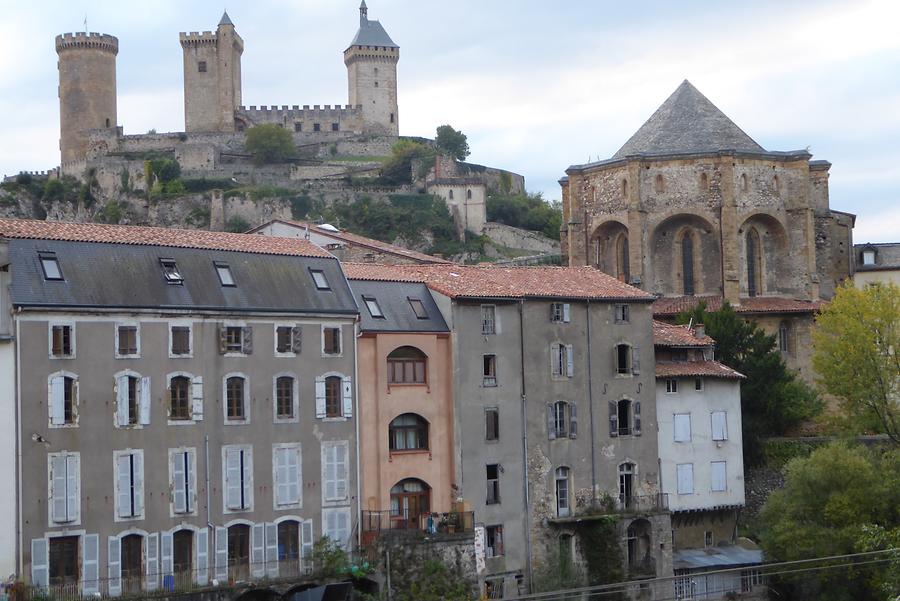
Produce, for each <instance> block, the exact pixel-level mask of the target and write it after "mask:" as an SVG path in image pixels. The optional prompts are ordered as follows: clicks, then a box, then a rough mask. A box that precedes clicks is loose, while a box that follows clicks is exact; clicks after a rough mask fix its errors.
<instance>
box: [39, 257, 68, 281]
mask: <svg viewBox="0 0 900 601" xmlns="http://www.w3.org/2000/svg"><path fill="white" fill-rule="evenodd" d="M39 256H40V259H41V269H43V270H44V279H45V280H62V279H63V276H62V271H60V269H59V261H57V260H56V255H55V254H44V255H39Z"/></svg>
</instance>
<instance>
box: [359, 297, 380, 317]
mask: <svg viewBox="0 0 900 601" xmlns="http://www.w3.org/2000/svg"><path fill="white" fill-rule="evenodd" d="M363 302H364V303H366V308H367V309H368V310H369V313H370V314H371V315H372V317H375V318H381V319H384V313H383V312H382V311H381V307H380V306H378V301H377V300H376V299H374V298H372V297H363Z"/></svg>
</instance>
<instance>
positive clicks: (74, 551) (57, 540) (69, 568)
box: [32, 535, 96, 590]
mask: <svg viewBox="0 0 900 601" xmlns="http://www.w3.org/2000/svg"><path fill="white" fill-rule="evenodd" d="M95 536H96V535H95ZM79 538H80V537H78V536H54V537H52V538H50V539H43V540H45V541H47V543H45V544H47V547H46V548H47V558H46V560H45V561H46V562H47V563H46V564H45V567H44V569H46V570H48V575H49V581H48V582H47V583H46V584H49V585H50V586H59V587H63V586H65V587H68V590H73V589H74V590H77V588H75V587H76V586H77V584H78V575H79V572H80V567H81V563H82V562H81V558H80V557H79V552H78V548H79V546H80V545H79ZM86 538H87V537H85V539H86ZM86 545H87V541H86V540H85V546H86ZM33 555H34V554H33ZM32 563H36V562H35V560H34V559H32ZM32 569H33V568H32ZM84 584H85V585H86V584H87V583H86V582H85V583H84Z"/></svg>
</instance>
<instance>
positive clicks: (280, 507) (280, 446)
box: [272, 442, 303, 549]
mask: <svg viewBox="0 0 900 601" xmlns="http://www.w3.org/2000/svg"><path fill="white" fill-rule="evenodd" d="M279 452H288V453H293V454H295V455H296V457H297V482H296V487H297V499H296V500H295V501H294V500H290V501H289V502H286V503H279V502H278V487H279V485H280V484H281V481H280V479H279V477H278V460H277V458H276V456H277V454H278V453H279ZM286 484H289V483H286ZM272 509H273V510H274V511H284V510H287V509H303V449H302V444H301V443H299V442H280V443H275V444H273V445H272ZM295 521H297V522H299V520H295ZM299 527H300V526H299V523H298V529H299ZM298 534H299V532H298ZM298 549H299V547H298Z"/></svg>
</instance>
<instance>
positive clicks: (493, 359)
mask: <svg viewBox="0 0 900 601" xmlns="http://www.w3.org/2000/svg"><path fill="white" fill-rule="evenodd" d="M483 364H484V367H483V375H484V385H485V386H496V385H497V355H484V356H483Z"/></svg>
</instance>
